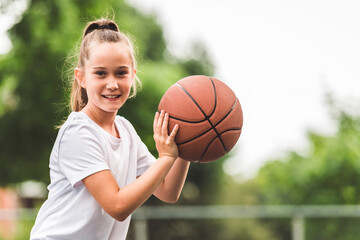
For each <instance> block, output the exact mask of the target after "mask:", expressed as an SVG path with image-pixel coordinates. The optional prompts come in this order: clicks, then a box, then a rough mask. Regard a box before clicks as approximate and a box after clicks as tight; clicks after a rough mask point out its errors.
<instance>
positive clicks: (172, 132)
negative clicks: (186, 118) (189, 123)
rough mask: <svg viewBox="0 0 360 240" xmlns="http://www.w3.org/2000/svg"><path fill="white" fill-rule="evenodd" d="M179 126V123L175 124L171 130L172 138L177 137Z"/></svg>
mask: <svg viewBox="0 0 360 240" xmlns="http://www.w3.org/2000/svg"><path fill="white" fill-rule="evenodd" d="M179 127H180V126H179V124H175V127H174V128H173V130H172V131H171V133H170V136H169V137H170V138H171V139H175V137H176V134H177V132H178V130H179Z"/></svg>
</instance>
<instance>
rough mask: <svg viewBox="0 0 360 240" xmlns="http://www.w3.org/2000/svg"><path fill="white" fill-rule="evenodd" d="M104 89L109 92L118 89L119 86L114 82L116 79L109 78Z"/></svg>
mask: <svg viewBox="0 0 360 240" xmlns="http://www.w3.org/2000/svg"><path fill="white" fill-rule="evenodd" d="M106 87H107V88H108V89H110V90H116V89H118V88H119V84H118V82H117V81H116V78H114V77H109V79H108V82H107V85H106Z"/></svg>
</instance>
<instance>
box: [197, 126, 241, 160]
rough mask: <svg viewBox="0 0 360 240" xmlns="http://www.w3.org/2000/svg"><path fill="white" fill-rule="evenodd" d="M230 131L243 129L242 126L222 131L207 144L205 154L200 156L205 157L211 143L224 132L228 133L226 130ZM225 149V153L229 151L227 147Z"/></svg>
mask: <svg viewBox="0 0 360 240" xmlns="http://www.w3.org/2000/svg"><path fill="white" fill-rule="evenodd" d="M230 131H241V128H232V129H227V130H225V131H223V132H222V133H220V135H219V136H216V137H214V138H213V139H212V140H211V141H210V142H209V144H208V145H207V146H206V148H205V150H204V152H203V154H202V155H201V157H200V160H201V159H202V158H203V157H204V155H205V154H206V152H207V150H208V149H209V147H210V145H211V143H212V142H213V141H215V139H216V138H219V139H220V136H221V135H222V134H224V133H226V132H230ZM224 150H225V153H228V151H227V150H226V149H225V148H224Z"/></svg>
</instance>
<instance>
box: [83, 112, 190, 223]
mask: <svg viewBox="0 0 360 240" xmlns="http://www.w3.org/2000/svg"><path fill="white" fill-rule="evenodd" d="M168 120H169V116H168V114H165V112H164V111H162V112H161V114H159V113H156V115H155V119H154V139H155V142H156V148H157V150H158V152H159V158H158V160H157V161H156V162H155V163H154V164H153V165H152V166H151V167H150V168H149V169H148V170H147V171H146V172H145V173H144V174H143V175H141V176H140V177H139V178H138V179H136V180H135V181H134V182H132V183H131V184H129V185H127V186H125V187H123V188H120V187H119V186H118V184H117V182H116V180H115V178H114V176H113V175H112V173H111V171H110V170H104V171H100V172H97V173H95V174H92V175H90V176H88V177H86V178H84V179H83V183H84V185H85V187H86V188H87V189H88V191H89V192H90V194H91V195H92V196H93V197H94V198H95V199H96V201H97V202H98V203H99V204H100V206H101V207H102V208H103V209H104V210H105V211H106V212H107V213H108V214H109V215H110V216H112V217H113V218H115V219H117V220H119V221H123V220H125V219H126V218H127V217H128V216H129V215H130V214H131V213H132V212H134V211H135V209H136V208H138V207H139V206H140V205H142V204H143V203H144V202H145V201H146V200H147V199H148V198H149V197H150V196H151V195H152V194H153V193H154V191H155V190H156V189H157V188H158V187H159V186H160V184H161V185H163V186H167V185H168V184H167V181H165V182H164V179H165V177H166V175H167V174H168V173H169V171H170V170H171V168H172V167H173V165H174V163H175V161H176V159H177V158H178V149H177V146H176V143H175V140H174V139H175V135H176V133H177V130H178V126H175V127H174V129H173V130H172V132H171V133H170V135H168V129H167V127H168ZM175 166H182V164H178V163H176V164H175ZM177 168H178V167H177ZM180 168H183V167H180ZM186 171H187V170H186ZM172 175H174V176H176V175H178V174H172ZM183 175H184V174H183ZM183 178H184V179H185V177H183ZM170 179H173V178H170ZM176 179H179V178H176ZM176 179H173V180H171V181H170V180H169V182H173V181H174V180H176ZM181 187H182V184H181ZM161 188H163V187H160V189H161ZM180 189H181V188H180ZM160 192H163V191H160ZM161 195H162V194H161ZM165 196H166V195H165Z"/></svg>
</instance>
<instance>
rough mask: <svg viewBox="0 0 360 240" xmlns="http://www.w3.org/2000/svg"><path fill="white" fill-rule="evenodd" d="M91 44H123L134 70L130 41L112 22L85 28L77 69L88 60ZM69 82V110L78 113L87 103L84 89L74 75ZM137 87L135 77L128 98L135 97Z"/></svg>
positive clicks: (91, 23) (133, 57)
mask: <svg viewBox="0 0 360 240" xmlns="http://www.w3.org/2000/svg"><path fill="white" fill-rule="evenodd" d="M93 42H95V43H104V42H108V43H117V42H123V43H125V44H126V45H127V46H128V51H129V55H130V57H131V60H132V68H133V69H136V58H135V51H134V47H133V44H132V42H131V40H130V39H129V37H127V36H126V35H125V34H124V33H122V32H120V31H119V28H118V26H117V24H116V23H115V22H114V21H112V20H108V19H100V20H96V21H93V22H89V23H88V24H87V26H86V27H85V29H84V33H83V36H82V41H81V45H80V50H79V53H78V61H77V65H76V67H77V68H80V69H83V68H84V64H85V60H87V59H89V48H90V44H91V43H93ZM73 69H74V68H73ZM71 81H72V83H71V94H70V108H71V110H72V111H75V112H79V111H81V110H82V109H83V108H84V107H85V106H86V104H87V102H88V97H87V93H86V89H84V88H82V87H81V86H80V85H79V83H78V81H77V80H76V78H75V76H74V75H73V77H72V79H71ZM138 85H141V82H140V79H139V78H138V77H137V76H136V75H135V76H134V81H133V84H132V87H131V88H132V90H131V93H130V96H129V98H131V97H134V96H135V95H136V92H137V87H138Z"/></svg>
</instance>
